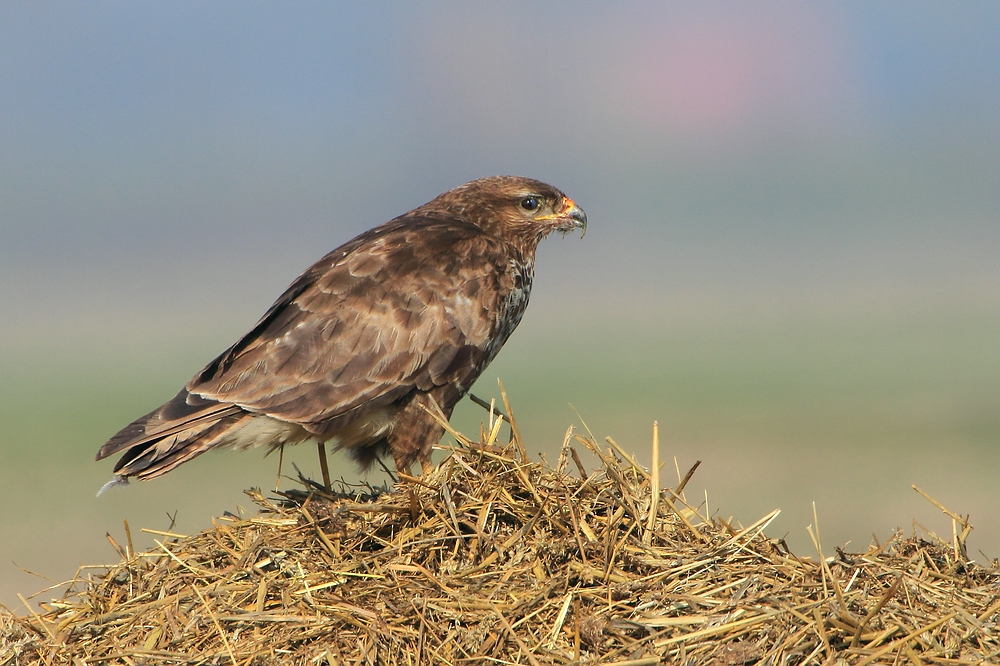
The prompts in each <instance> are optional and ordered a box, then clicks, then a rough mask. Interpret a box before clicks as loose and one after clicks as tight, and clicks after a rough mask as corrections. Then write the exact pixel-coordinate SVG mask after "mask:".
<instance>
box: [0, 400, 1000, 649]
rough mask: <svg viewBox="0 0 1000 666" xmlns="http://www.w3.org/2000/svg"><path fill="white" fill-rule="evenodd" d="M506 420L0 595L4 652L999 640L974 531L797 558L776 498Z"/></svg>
mask: <svg viewBox="0 0 1000 666" xmlns="http://www.w3.org/2000/svg"><path fill="white" fill-rule="evenodd" d="M509 413H510V412H509V407H508V414H509ZM499 423H500V420H499V419H498V420H493V419H492V417H491V422H490V424H489V426H488V427H484V428H483V441H480V442H479V444H478V445H476V444H473V445H471V446H461V447H460V448H455V449H451V450H450V452H449V455H448V456H447V458H446V459H445V460H444V461H443V462H442V463H441V464H440V465H439V466H438V467H437V469H436V470H435V471H434V472H432V473H431V474H429V475H427V476H425V477H423V478H422V479H420V480H419V482H402V483H399V484H397V486H396V487H395V488H394V489H392V490H390V491H387V492H385V493H383V494H381V495H378V496H364V497H362V496H348V495H346V494H339V495H331V494H328V493H326V492H323V491H322V490H321V489H320V488H319V486H318V485H314V486H311V488H312V492H310V493H301V492H299V493H286V494H285V499H280V500H279V499H267V498H265V497H264V496H263V495H261V494H260V493H259V492H256V491H251V492H250V493H249V494H250V496H251V497H252V498H253V500H254V501H255V502H256V503H257V504H258V506H259V513H258V514H257V515H255V516H253V517H249V518H237V517H233V516H229V515H227V516H226V517H223V518H220V519H218V520H217V521H216V525H215V527H213V528H212V529H209V530H206V531H204V532H202V533H201V534H198V535H195V536H190V537H184V536H180V535H169V534H168V535H164V534H160V536H161V537H165V538H164V539H163V540H161V541H157V548H156V549H155V550H152V551H150V552H145V553H134V552H133V551H132V550H131V547H128V548H127V549H126V548H122V549H121V554H122V561H121V562H120V563H119V564H117V565H115V566H113V567H111V568H110V569H109V570H107V571H104V572H102V573H100V574H97V575H89V576H87V577H86V578H82V577H81V578H80V579H79V580H78V581H77V582H76V583H75V584H74V585H73V586H72V587H71V588H70V589H69V591H68V592H67V593H66V594H65V595H64V596H63V597H62V598H61V599H59V600H56V601H51V602H47V603H42V604H41V611H40V612H34V611H32V612H30V613H28V614H27V615H25V616H21V617H16V616H14V615H12V614H10V613H6V612H4V613H3V614H0V666H8V665H14V664H16V665H18V666H20V665H22V664H46V665H52V666H55V665H63V664H66V665H72V666H84V665H98V664H100V665H102V666H103V665H109V666H112V665H129V666H132V665H137V664H150V665H153V664H157V665H160V664H162V665H169V664H233V665H238V666H269V665H278V664H302V665H303V666H304V665H307V664H308V665H310V666H312V665H317V664H318V665H324V664H329V665H334V664H470V663H522V664H524V663H528V664H571V663H610V664H618V666H624V665H626V664H628V665H634V666H640V665H643V664H656V663H685V664H704V663H712V664H719V665H739V664H807V663H808V664H822V663H826V664H833V663H848V664H859V665H860V664H890V663H904V662H909V663H916V664H956V665H957V664H983V663H993V662H995V661H996V660H997V659H998V658H1000V638H998V632H997V631H996V623H997V621H998V619H1000V615H998V614H1000V573H998V570H997V568H996V567H995V566H992V567H983V566H980V565H978V564H976V563H974V562H971V561H968V560H967V559H966V558H965V554H964V553H965V549H964V543H961V544H956V543H952V544H948V543H942V542H940V541H934V540H930V541H928V540H923V539H919V538H904V537H903V536H902V535H900V534H896V535H895V536H893V537H892V538H891V539H889V540H888V541H886V542H885V543H882V544H877V543H876V544H874V545H872V546H871V547H869V548H868V550H867V551H866V552H864V553H857V554H850V555H849V554H847V553H843V552H842V551H839V550H838V554H837V556H836V557H833V558H829V559H825V560H819V558H808V557H796V556H794V555H792V554H791V553H789V552H788V551H787V549H786V548H784V547H783V545H782V544H781V542H780V541H775V540H773V539H770V538H768V537H767V536H765V534H764V533H763V530H764V528H765V527H766V525H767V524H768V523H769V522H770V520H772V519H773V518H774V516H776V515H777V512H772V513H771V514H769V515H768V516H765V517H764V518H762V519H761V520H760V521H757V522H756V523H754V524H752V525H751V526H749V527H748V528H742V529H741V528H739V527H738V526H732V525H729V524H727V523H725V522H724V521H720V520H715V519H713V518H712V517H711V516H707V515H705V514H704V513H700V512H699V510H698V509H697V508H695V507H691V506H689V505H688V504H687V502H686V500H685V498H684V495H683V488H682V487H678V488H676V489H670V488H664V489H663V490H658V491H657V492H656V494H655V495H653V494H652V492H651V490H652V489H655V488H658V479H659V475H658V470H656V469H655V468H654V470H653V471H652V473H650V472H649V471H647V470H645V469H643V468H641V467H640V466H639V465H638V464H637V463H636V462H635V461H634V460H633V459H632V458H631V457H630V456H626V457H627V460H626V457H623V456H622V453H624V452H621V453H619V452H616V450H615V449H618V450H620V447H618V446H617V445H614V446H613V447H612V448H610V449H606V450H602V448H601V446H599V445H598V444H597V442H595V441H594V440H593V438H592V437H581V436H578V435H575V434H573V433H571V432H570V433H567V438H566V446H565V447H564V448H567V447H568V448H569V449H570V452H571V454H572V458H573V460H574V464H575V466H576V468H577V469H578V470H579V472H580V474H581V475H582V478H581V476H575V475H571V474H569V473H567V472H566V471H564V468H566V467H568V465H567V462H568V459H569V456H568V455H565V454H566V451H565V450H564V452H563V453H564V455H563V456H560V460H561V463H560V465H559V469H552V468H550V467H548V466H547V465H545V464H543V463H541V462H533V461H530V460H528V459H527V456H526V455H525V453H524V451H525V449H524V444H523V442H522V441H521V440H520V434H519V433H517V431H516V428H515V430H514V432H515V433H516V434H515V437H514V438H513V439H512V445H510V446H508V447H507V448H506V449H500V448H497V447H496V446H491V444H493V442H494V441H495V440H496V438H497V433H498V431H499V430H498V427H496V426H495V425H494V424H499ZM458 441H459V442H464V443H468V442H469V440H468V439H467V438H466V437H464V436H461V435H459V436H458ZM572 442H577V443H581V444H583V445H584V446H586V447H587V448H588V449H589V450H590V451H591V452H592V453H593V454H594V455H595V456H596V460H598V461H599V466H598V467H597V469H595V470H589V471H588V470H586V469H585V468H584V463H583V462H582V461H581V458H580V456H579V455H577V452H576V450H575V448H572V446H571V443H572ZM657 443H658V442H657ZM656 453H658V451H657V452H656ZM684 483H686V479H685V481H684ZM682 485H683V484H682ZM288 498H292V499H294V500H296V501H290V500H289V499H288ZM651 507H652V511H651ZM965 526H967V521H966V522H965V523H963V527H965ZM967 533H968V532H967V530H963V532H962V535H967ZM962 538H964V536H963V537H962ZM816 543H817V547H819V541H818V535H817V539H816ZM958 546H961V547H958Z"/></svg>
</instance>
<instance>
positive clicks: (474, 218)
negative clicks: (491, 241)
mask: <svg viewBox="0 0 1000 666" xmlns="http://www.w3.org/2000/svg"><path fill="white" fill-rule="evenodd" d="M427 206H432V207H434V208H436V209H438V210H441V209H443V210H445V211H447V212H448V213H449V214H451V215H454V216H456V217H460V218H462V219H464V220H467V221H469V222H472V223H473V224H476V225H477V226H479V227H481V228H483V229H484V230H486V231H487V232H489V233H491V234H493V235H495V236H498V237H500V238H503V239H505V240H508V241H511V242H513V243H515V244H516V245H517V246H519V247H520V248H521V249H522V251H529V252H534V250H535V247H536V246H537V245H538V242H539V241H540V240H542V239H543V238H545V237H546V236H548V235H549V234H550V233H552V232H553V231H559V232H562V233H563V234H566V233H568V232H570V231H574V230H576V229H579V230H580V232H581V233H580V237H581V238H582V237H583V234H585V233H586V232H587V214H586V213H584V212H583V209H582V208H580V207H579V206H577V205H576V203H574V202H573V200H572V199H570V198H569V197H567V196H566V195H565V194H563V193H562V192H560V191H559V190H557V189H556V188H554V187H552V186H551V185H547V184H546V183H543V182H541V181H538V180H533V179H531V178H521V177H519V176H492V177H489V178H480V179H479V180H474V181H472V182H469V183H466V184H465V185H461V186H459V187H456V188H455V189H453V190H450V191H448V192H445V193H444V194H442V195H441V196H439V197H437V198H436V199H434V200H433V201H431V202H430V203H429V204H427Z"/></svg>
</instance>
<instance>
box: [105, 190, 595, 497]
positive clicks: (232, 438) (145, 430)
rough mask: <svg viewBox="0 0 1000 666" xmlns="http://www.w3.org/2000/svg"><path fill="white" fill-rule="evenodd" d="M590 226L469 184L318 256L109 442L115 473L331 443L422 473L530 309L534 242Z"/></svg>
mask: <svg viewBox="0 0 1000 666" xmlns="http://www.w3.org/2000/svg"><path fill="white" fill-rule="evenodd" d="M586 228H587V217H586V215H585V214H584V212H583V211H582V210H581V209H580V208H579V207H578V206H576V204H574V203H573V201H572V200H571V199H569V198H567V197H566V196H565V195H563V194H562V192H560V191H559V190H557V189H555V188H554V187H552V186H551V185H546V184H545V183H542V182H539V181H537V180H531V179H528V178H518V177H512V176H498V177H493V178H482V179H480V180H475V181H472V182H470V183H466V184H465V185H462V186H460V187H457V188H455V189H454V190H451V191H449V192H445V193H444V194H442V195H440V196H439V197H437V198H436V199H434V200H432V201H430V202H429V203H427V204H424V205H423V206H420V207H419V208H416V209H414V210H412V211H410V212H409V213H406V214H405V215H401V216H399V217H397V218H395V219H393V220H390V221H389V222H387V223H385V224H383V225H381V226H379V227H376V228H374V229H371V230H370V231H367V232H365V233H363V234H361V235H360V236H358V237H357V238H355V239H354V240H351V241H349V242H348V243H346V244H344V245H342V246H340V247H339V248H337V249H336V250H334V251H333V252H330V253H329V254H327V255H326V256H325V257H323V258H322V259H320V260H319V261H318V262H316V263H315V264H313V265H312V266H311V267H310V268H309V269H308V270H306V272H305V273H303V274H302V275H300V276H299V277H298V278H297V279H296V280H295V281H294V282H293V283H292V284H291V286H290V287H288V289H287V290H286V291H285V293H284V294H282V295H281V297H280V298H279V299H278V300H277V302H275V304H274V305H272V306H271V308H270V309H269V310H268V311H267V312H266V313H265V314H264V316H263V317H262V318H261V319H260V321H258V322H257V324H256V326H254V327H253V329H252V330H251V331H250V332H249V333H247V334H246V335H244V336H243V337H242V338H240V340H239V341H238V342H236V344H234V345H233V346H232V347H230V348H229V349H227V350H226V351H225V352H223V353H222V354H221V355H220V356H219V357H218V358H216V359H215V360H214V361H212V362H211V363H209V364H208V365H207V366H205V368H204V369H203V370H202V371H201V372H199V373H198V374H196V375H195V376H194V377H193V378H192V379H191V381H189V382H188V384H187V386H185V387H184V388H183V389H181V391H180V392H179V393H178V394H177V395H176V396H174V398H173V399H171V400H170V401H169V402H167V403H166V404H164V405H162V406H161V407H158V408H157V409H154V410H153V411H152V412H150V413H149V414H147V415H145V416H143V417H142V418H140V419H137V420H136V421H134V422H133V423H131V424H129V425H128V426H126V427H125V428H123V429H122V430H121V431H120V432H118V433H117V434H116V435H115V436H114V437H112V438H111V439H110V440H108V442H107V443H106V444H104V446H102V447H101V450H100V451H98V453H97V459H98V460H100V459H102V458H106V457H108V456H110V455H113V454H116V453H121V452H124V455H122V457H121V458H120V459H119V460H118V462H117V463H116V464H115V468H114V471H115V473H116V477H115V480H114V482H123V481H127V480H128V479H129V478H130V477H137V478H139V479H151V478H153V477H156V476H160V475H161V474H165V473H166V472H169V471H170V470H172V469H173V468H175V467H176V466H177V465H180V464H181V463H184V462H187V461H188V460H191V459H192V458H194V457H196V456H198V455H200V454H202V453H204V452H205V451H207V450H209V449H212V448H218V447H227V446H228V447H235V448H248V447H251V446H260V445H263V446H268V447H270V448H272V449H273V448H275V447H278V446H281V445H284V444H292V443H297V442H301V441H304V440H306V439H315V440H317V441H320V442H325V441H328V440H329V441H333V442H335V444H336V446H337V448H345V449H347V450H348V451H349V452H350V453H351V455H352V456H353V457H354V458H355V459H356V460H358V461H359V462H360V463H361V464H362V465H363V466H368V465H370V464H371V463H372V462H373V461H374V460H375V457H376V456H380V455H384V454H386V453H389V454H391V455H392V457H393V460H394V461H395V464H396V468H397V469H398V470H400V471H404V472H406V471H409V468H410V466H411V465H412V464H413V463H414V462H420V463H421V465H422V466H423V467H424V469H426V468H427V466H428V464H429V461H430V454H431V447H432V446H433V445H434V444H435V443H436V442H437V441H438V440H439V439H440V438H441V436H442V435H443V434H444V429H443V428H442V427H441V426H440V425H439V424H438V423H437V421H435V420H434V419H433V418H432V417H431V416H430V415H428V414H427V412H426V411H425V410H424V407H428V408H432V409H433V408H434V407H433V405H434V404H435V403H436V405H437V407H439V408H440V409H441V411H442V412H443V413H444V415H445V417H448V418H450V416H451V413H452V410H453V409H454V407H455V404H456V403H457V402H458V401H459V400H460V399H461V398H462V396H463V395H465V393H466V392H467V391H468V390H469V388H470V387H471V386H472V384H473V382H475V380H476V378H477V377H479V374H480V373H481V372H482V371H483V370H484V369H485V368H486V366H487V364H489V362H490V361H491V360H493V357H494V356H496V354H497V352H498V351H499V350H500V347H502V346H503V344H504V342H506V341H507V338H508V337H509V336H510V334H511V333H512V332H513V330H514V328H515V327H516V326H517V324H518V322H519V321H520V320H521V315H522V314H523V313H524V309H525V307H526V306H527V304H528V295H529V293H530V291H531V281H532V276H533V274H534V259H535V249H536V248H537V246H538V242H539V241H540V240H541V239H542V238H544V237H545V236H547V235H548V234H550V233H551V232H553V231H561V232H563V233H565V232H568V231H571V230H573V229H581V230H583V231H584V232H585V231H586Z"/></svg>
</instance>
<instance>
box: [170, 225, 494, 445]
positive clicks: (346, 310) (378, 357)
mask: <svg viewBox="0 0 1000 666" xmlns="http://www.w3.org/2000/svg"><path fill="white" fill-rule="evenodd" d="M509 251H510V250H509V249H508V248H506V247H504V245H503V241H501V240H500V239H497V238H496V237H493V236H490V235H488V234H486V233H485V232H483V231H482V230H481V229H480V228H478V227H476V226H474V225H471V224H468V223H465V222H461V221H457V220H445V219H426V218H418V219H412V218H410V219H406V218H405V217H404V218H398V219H397V220H394V221H393V222H390V223H388V224H387V225H383V226H382V227H379V228H376V229H374V230H372V231H371V232H368V233H367V234H363V235H362V236H360V237H358V238H357V239H355V240H354V241H351V242H350V243H348V244H347V245H345V246H343V247H341V248H338V249H337V250H334V251H333V252H331V253H330V254H328V255H327V256H326V257H324V258H323V259H321V260H320V261H319V262H317V263H316V264H315V265H313V266H312V267H311V268H310V269H309V270H307V271H306V272H305V273H303V275H302V276H301V277H300V278H299V279H298V280H296V281H295V282H294V283H293V284H292V285H291V286H290V287H289V289H288V290H287V291H286V292H285V294H283V295H282V297H281V298H280V299H279V300H278V301H277V302H276V303H275V304H274V305H273V306H272V307H271V309H270V310H268V312H267V313H266V314H265V315H264V317H262V318H261V320H260V321H259V322H258V323H257V325H256V326H255V327H254V329H253V330H251V331H250V333H248V334H247V335H246V336H244V337H243V338H242V339H240V340H239V341H238V342H237V343H236V344H235V345H233V346H232V347H231V348H230V349H228V350H226V352H224V353H223V354H222V355H221V356H220V357H219V358H217V359H215V360H214V361H213V362H212V363H210V364H209V365H208V366H207V367H206V368H205V369H204V370H203V371H202V372H201V373H199V374H198V375H196V376H195V378H194V379H192V380H191V382H190V383H189V384H188V385H187V390H188V391H190V392H191V393H194V394H197V395H200V396H203V397H204V398H207V399H210V400H214V401H217V402H220V403H226V404H232V405H238V406H239V407H242V408H243V409H245V410H247V411H250V412H254V413H264V414H268V415H270V416H273V417H275V418H279V419H282V420H287V421H291V422H295V423H301V424H303V425H305V426H306V427H309V426H308V425H307V424H320V423H322V422H324V421H328V420H330V419H334V418H337V417H339V416H343V415H345V414H347V413H349V412H351V410H354V409H357V408H358V407H360V406H362V405H367V404H371V403H373V402H374V403H378V404H387V403H388V402H390V401H392V400H395V399H397V398H398V397H400V396H402V395H404V394H405V393H408V392H409V391H411V390H413V389H415V388H416V389H419V390H424V391H426V390H430V389H431V388H433V387H434V386H441V385H444V384H447V383H455V384H458V385H459V386H461V388H460V391H461V392H463V393H464V390H465V389H467V388H468V385H471V383H472V381H474V380H475V378H476V376H478V374H479V372H480V371H481V370H482V367H483V366H485V363H487V362H488V361H489V360H490V359H489V358H488V351H487V350H488V348H489V344H488V341H489V338H490V336H491V335H493V334H494V332H495V330H496V327H497V311H498V306H499V301H500V298H501V292H502V291H503V290H504V289H505V280H507V278H508V276H507V275H506V271H507V260H506V259H505V258H504V257H505V256H509ZM457 361H462V362H457Z"/></svg>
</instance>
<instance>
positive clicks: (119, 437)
mask: <svg viewBox="0 0 1000 666" xmlns="http://www.w3.org/2000/svg"><path fill="white" fill-rule="evenodd" d="M248 416H250V414H249V413H248V412H246V411H244V410H243V409H241V408H240V407H237V406H236V405H231V404H226V403H220V402H216V401H214V400H207V399H205V398H202V397H201V396H198V395H195V394H191V393H188V391H187V390H186V389H182V390H181V391H180V393H178V394H177V395H176V396H174V398H173V399H171V400H170V401H169V402H167V403H166V404H164V405H162V406H160V407H158V408H157V409H154V410H153V411H151V412H150V413H149V414H146V415H145V416H143V417H141V418H139V419H136V420H135V421H133V422H132V423H130V424H129V425H127V426H125V427H124V428H122V429H121V430H120V431H119V432H118V433H116V434H115V435H114V436H113V437H112V438H111V439H109V440H108V441H107V442H106V443H105V444H104V446H102V447H101V449H100V451H98V452H97V460H101V459H102V458H107V457H108V456H110V455H113V454H115V453H119V452H122V451H124V452H125V454H124V455H123V456H122V457H121V458H120V459H119V460H118V462H117V463H115V468H114V471H115V473H116V474H117V475H118V477H119V478H127V477H130V476H136V477H138V478H140V479H151V478H153V477H156V476H160V475H161V474H165V473H167V472H169V471H170V470H172V469H173V468H174V467H176V466H177V465H180V464H181V463H183V462H186V461H188V460H191V459H192V458H195V457H196V456H199V455H201V454H202V453H204V452H205V451H207V450H208V449H210V448H212V447H213V446H215V445H216V444H217V443H218V442H219V441H220V440H221V439H222V438H223V437H224V436H225V435H226V433H227V432H229V431H230V430H231V429H232V428H233V427H234V426H235V425H236V424H238V423H239V422H240V421H242V420H243V419H244V418H246V417H248Z"/></svg>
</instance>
